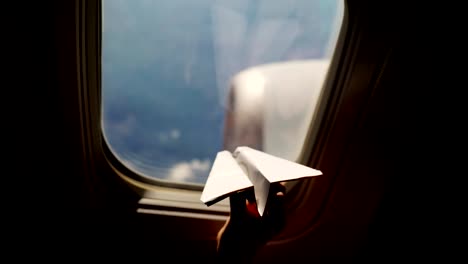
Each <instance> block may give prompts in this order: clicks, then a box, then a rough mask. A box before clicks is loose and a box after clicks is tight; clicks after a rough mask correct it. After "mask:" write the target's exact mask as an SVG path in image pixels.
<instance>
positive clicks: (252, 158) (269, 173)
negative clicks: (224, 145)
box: [233, 147, 322, 215]
mask: <svg viewBox="0 0 468 264" xmlns="http://www.w3.org/2000/svg"><path fill="white" fill-rule="evenodd" d="M233 156H234V157H235V159H236V160H237V162H238V163H239V164H241V165H242V166H244V167H245V169H246V171H247V174H248V177H249V179H250V181H251V182H252V183H253V185H254V193H255V200H256V201H257V210H258V213H259V214H260V215H263V213H264V212H265V209H266V205H267V199H268V195H269V191H270V184H271V183H273V182H280V181H289V180H295V179H299V178H303V177H311V176H318V175H322V172H321V171H319V170H315V169H312V168H309V167H307V166H304V165H302V164H299V163H296V162H292V161H289V160H286V159H282V158H279V157H276V156H273V155H269V154H267V153H265V152H262V151H258V150H255V149H252V148H249V147H237V148H236V150H235V151H234V155H233Z"/></svg>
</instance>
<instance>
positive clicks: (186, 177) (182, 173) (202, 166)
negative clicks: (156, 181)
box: [167, 159, 211, 182]
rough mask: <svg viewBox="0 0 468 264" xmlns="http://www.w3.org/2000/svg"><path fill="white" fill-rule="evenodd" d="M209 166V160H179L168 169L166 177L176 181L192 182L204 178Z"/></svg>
mask: <svg viewBox="0 0 468 264" xmlns="http://www.w3.org/2000/svg"><path fill="white" fill-rule="evenodd" d="M210 168H211V161H210V160H208V159H206V160H203V161H202V160H199V159H193V160H191V161H185V162H179V163H177V164H175V165H174V166H173V167H172V168H170V169H169V172H168V176H167V179H168V180H171V181H177V182H193V181H196V180H197V179H200V178H206V176H207V175H208V171H209V170H210Z"/></svg>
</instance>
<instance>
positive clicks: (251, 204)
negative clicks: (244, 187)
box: [245, 199, 261, 219]
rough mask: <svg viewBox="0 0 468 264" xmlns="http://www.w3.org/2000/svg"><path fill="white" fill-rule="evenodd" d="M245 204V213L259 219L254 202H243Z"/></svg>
mask: <svg viewBox="0 0 468 264" xmlns="http://www.w3.org/2000/svg"><path fill="white" fill-rule="evenodd" d="M245 204H246V209H247V210H246V212H247V213H248V214H249V215H250V216H252V217H254V218H257V219H259V218H260V217H261V216H260V213H259V212H258V208H257V203H256V202H251V201H249V200H248V199H247V200H246V201H245Z"/></svg>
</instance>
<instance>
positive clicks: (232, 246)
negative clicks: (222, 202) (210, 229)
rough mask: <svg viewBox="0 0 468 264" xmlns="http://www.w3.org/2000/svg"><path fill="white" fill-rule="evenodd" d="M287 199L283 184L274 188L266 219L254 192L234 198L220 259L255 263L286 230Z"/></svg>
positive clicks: (221, 240) (220, 244) (220, 242)
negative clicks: (261, 250) (259, 253)
mask: <svg viewBox="0 0 468 264" xmlns="http://www.w3.org/2000/svg"><path fill="white" fill-rule="evenodd" d="M284 195H285V187H284V184H283V183H274V184H271V185H270V192H269V196H268V201H267V205H266V210H265V212H264V214H263V216H260V215H259V213H258V210H257V204H256V202H255V195H254V191H253V188H250V189H248V190H244V191H241V192H238V193H236V194H234V195H231V196H230V198H229V199H230V206H231V213H230V217H229V219H228V220H227V221H226V223H225V225H224V226H223V227H222V228H221V230H220V231H219V232H218V237H217V240H218V245H217V250H218V257H219V259H220V260H222V261H223V262H224V263H226V262H236V263H239V262H241V263H245V262H249V261H251V260H252V259H253V257H254V256H255V254H256V252H257V251H258V249H260V248H261V247H263V246H264V245H265V244H266V243H267V242H268V241H269V240H271V239H272V238H273V237H274V236H275V235H277V234H278V233H279V232H280V231H281V230H282V229H283V227H284V223H285V215H284Z"/></svg>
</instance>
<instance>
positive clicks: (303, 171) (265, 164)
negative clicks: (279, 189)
mask: <svg viewBox="0 0 468 264" xmlns="http://www.w3.org/2000/svg"><path fill="white" fill-rule="evenodd" d="M238 149H239V151H241V152H242V153H243V154H244V155H245V157H246V158H247V159H248V160H249V162H250V163H251V164H252V166H254V167H255V168H257V169H258V171H259V172H260V173H261V174H262V175H263V176H264V177H265V178H266V179H267V180H268V181H269V182H270V183H272V182H280V181H289V180H295V179H299V178H304V177H312V176H319V175H322V172H321V171H320V170H316V169H312V168H310V167H307V166H304V165H302V164H299V163H296V162H293V161H289V160H286V159H282V158H279V157H276V156H273V155H270V154H267V153H265V152H262V151H258V150H255V149H252V148H249V147H239V148H238Z"/></svg>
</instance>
